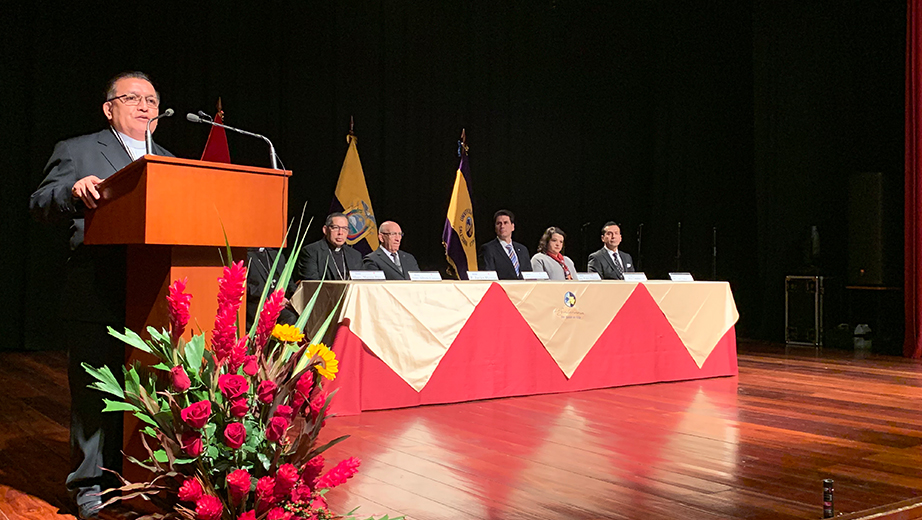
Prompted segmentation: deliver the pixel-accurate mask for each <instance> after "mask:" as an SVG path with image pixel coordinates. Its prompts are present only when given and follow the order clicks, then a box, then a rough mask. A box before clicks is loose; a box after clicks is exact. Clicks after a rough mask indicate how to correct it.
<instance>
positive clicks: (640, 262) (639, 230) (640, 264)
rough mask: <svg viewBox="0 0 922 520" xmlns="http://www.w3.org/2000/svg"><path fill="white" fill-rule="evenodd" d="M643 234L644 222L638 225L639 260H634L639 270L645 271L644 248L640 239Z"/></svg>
mask: <svg viewBox="0 0 922 520" xmlns="http://www.w3.org/2000/svg"><path fill="white" fill-rule="evenodd" d="M642 234H643V222H641V223H640V224H638V225H637V261H636V262H634V264H635V267H636V269H637V270H638V271H641V272H643V250H642V249H641V248H640V239H641V235H642Z"/></svg>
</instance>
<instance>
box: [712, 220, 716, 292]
mask: <svg viewBox="0 0 922 520" xmlns="http://www.w3.org/2000/svg"><path fill="white" fill-rule="evenodd" d="M713 245H714V246H713V249H712V253H711V280H713V281H715V282H716V281H717V226H714V242H713Z"/></svg>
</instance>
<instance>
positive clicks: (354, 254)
mask: <svg viewBox="0 0 922 520" xmlns="http://www.w3.org/2000/svg"><path fill="white" fill-rule="evenodd" d="M348 235H349V220H348V219H347V218H346V216H345V215H343V214H342V213H339V212H337V213H330V215H329V216H328V217H327V220H326V221H325V222H324V224H323V238H321V239H320V240H318V241H316V242H313V243H311V244H308V245H306V246H304V247H303V248H302V249H301V254H300V255H298V265H297V269H296V271H295V274H296V275H297V279H298V280H348V279H349V271H361V270H362V253H359V252H358V251H356V250H355V249H353V247H352V246H350V245H348V244H346V237H347V236H348Z"/></svg>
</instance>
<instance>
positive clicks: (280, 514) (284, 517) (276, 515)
mask: <svg viewBox="0 0 922 520" xmlns="http://www.w3.org/2000/svg"><path fill="white" fill-rule="evenodd" d="M293 518H294V514H293V513H290V512H288V511H285V510H284V509H282V508H281V507H276V508H273V509H272V511H269V514H268V515H266V520H292V519H293Z"/></svg>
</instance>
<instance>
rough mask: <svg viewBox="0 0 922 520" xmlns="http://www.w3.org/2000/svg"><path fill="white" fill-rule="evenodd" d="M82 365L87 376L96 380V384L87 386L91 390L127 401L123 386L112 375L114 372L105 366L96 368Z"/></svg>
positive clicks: (85, 364)
mask: <svg viewBox="0 0 922 520" xmlns="http://www.w3.org/2000/svg"><path fill="white" fill-rule="evenodd" d="M81 365H82V366H83V369H84V370H86V373H87V374H89V375H91V376H93V377H94V378H96V382H94V383H90V384H89V385H87V386H88V387H89V388H94V389H96V390H99V391H101V392H105V393H107V394H112V395H114V396H116V397H119V398H121V399H125V392H124V391H123V390H122V385H120V384H119V382H118V380H117V379H115V375H114V374H112V370H110V369H109V367H106V366H103V367H100V368H94V367H91V366H90V365H89V364H87V363H81Z"/></svg>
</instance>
